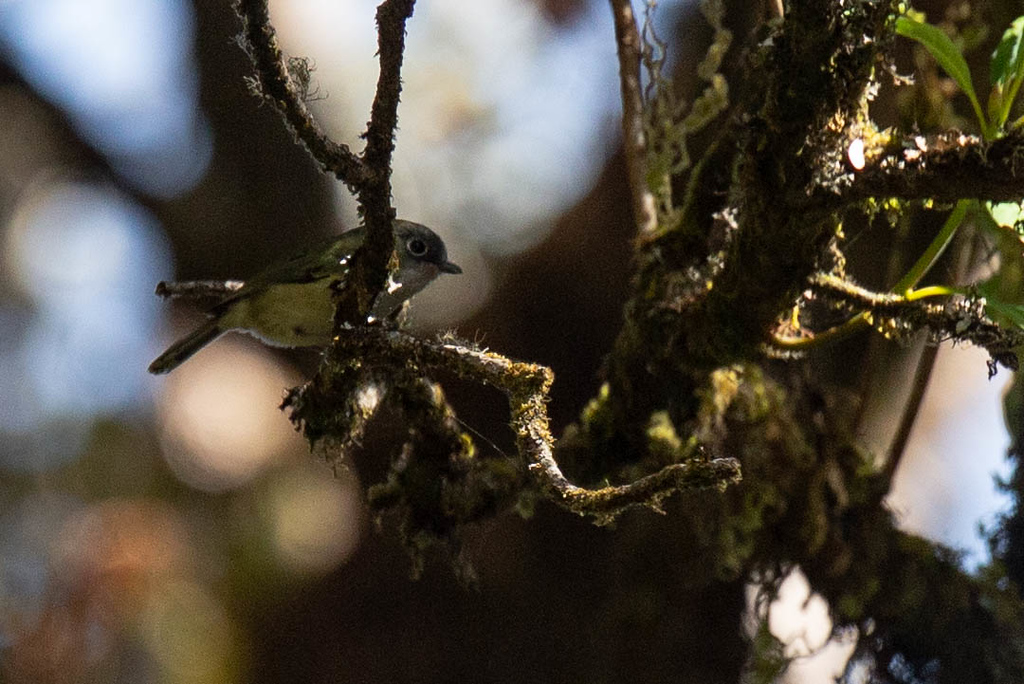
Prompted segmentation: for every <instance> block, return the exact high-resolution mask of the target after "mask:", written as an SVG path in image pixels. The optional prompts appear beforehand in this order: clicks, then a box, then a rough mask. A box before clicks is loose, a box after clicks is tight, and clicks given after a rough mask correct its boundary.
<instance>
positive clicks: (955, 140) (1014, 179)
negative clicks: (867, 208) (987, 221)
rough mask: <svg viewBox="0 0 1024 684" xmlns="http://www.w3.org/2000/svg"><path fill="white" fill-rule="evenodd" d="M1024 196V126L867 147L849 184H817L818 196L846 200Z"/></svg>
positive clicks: (826, 200)
mask: <svg viewBox="0 0 1024 684" xmlns="http://www.w3.org/2000/svg"><path fill="white" fill-rule="evenodd" d="M1021 196H1024V132H1021V131H1017V132H1014V133H1011V134H1010V135H1007V136H1005V137H1003V138H999V139H998V140H994V141H992V142H991V143H987V142H985V141H983V140H982V139H981V138H978V137H977V136H972V135H964V134H962V133H956V132H953V133H945V134H943V135H939V136H935V137H929V138H925V137H924V136H914V137H912V138H905V139H900V140H897V141H895V142H893V143H890V144H889V145H887V146H886V148H885V149H883V150H876V151H875V154H874V155H872V154H871V152H870V151H869V152H868V161H867V164H866V165H865V167H864V168H863V169H862V170H860V171H857V172H855V173H854V175H853V177H852V180H851V181H850V183H849V185H848V186H847V187H840V188H838V189H837V188H819V189H818V190H817V192H816V194H815V198H816V200H817V201H819V202H822V203H824V204H826V205H835V204H849V203H852V202H859V201H861V200H865V199H868V198H872V197H898V198H901V199H908V200H914V199H933V200H937V201H941V202H955V201H958V200H962V199H980V200H991V201H995V202H1002V201H1018V200H1019V199H1020V198H1021Z"/></svg>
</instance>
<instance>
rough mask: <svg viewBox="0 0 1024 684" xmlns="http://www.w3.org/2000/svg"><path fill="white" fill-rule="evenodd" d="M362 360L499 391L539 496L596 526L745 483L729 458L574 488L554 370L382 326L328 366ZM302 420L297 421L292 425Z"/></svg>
mask: <svg viewBox="0 0 1024 684" xmlns="http://www.w3.org/2000/svg"><path fill="white" fill-rule="evenodd" d="M352 358H356V359H362V360H363V361H362V363H365V364H369V365H375V366H376V365H384V366H392V367H394V368H396V369H400V370H401V371H403V372H404V371H405V369H407V368H416V369H418V370H420V371H425V370H430V369H444V370H447V371H449V372H454V373H456V374H458V375H459V376H461V377H463V378H468V379H472V380H475V381H477V382H482V383H485V384H488V385H491V386H492V387H495V388H496V389H498V390H500V391H501V392H502V393H504V394H505V396H506V397H507V398H508V401H509V405H510V406H511V409H512V420H511V423H512V429H513V430H514V431H515V434H516V443H517V446H518V448H519V452H520V456H521V457H522V458H523V460H524V461H525V462H526V463H527V464H528V468H529V470H530V472H531V473H532V474H533V476H534V477H535V478H536V479H537V482H538V484H539V485H540V487H541V489H542V490H543V491H544V492H545V493H546V494H547V495H548V496H549V497H550V498H551V499H553V500H554V501H555V502H556V503H558V504H560V505H561V506H563V507H564V508H566V509H568V510H571V511H573V512H575V513H578V514H580V515H591V516H594V518H595V519H596V522H598V523H599V524H603V523H607V522H611V521H612V520H614V519H615V517H616V516H618V515H619V514H621V513H622V512H624V511H625V510H627V509H629V508H632V507H634V506H649V507H652V508H654V509H656V510H660V504H661V502H662V501H663V500H664V499H665V498H666V497H668V496H670V495H671V494H673V493H674V492H676V491H680V490H683V489H693V488H702V487H724V486H727V485H729V484H734V483H736V482H738V481H739V479H740V467H739V463H738V461H736V459H732V458H718V459H708V460H701V459H694V460H692V461H687V462H685V463H675V464H671V465H668V466H665V467H664V468H662V469H661V470H659V471H658V472H656V473H653V474H651V475H647V476H646V477H642V478H640V479H638V480H636V481H634V482H631V483H629V484H626V485H621V486H617V487H602V488H600V489H587V488H585V487H579V486H577V485H574V484H572V483H571V482H570V481H569V480H568V478H566V477H565V475H564V474H563V473H562V471H561V468H560V467H559V466H558V463H557V461H556V460H555V457H554V443H555V440H554V437H552V435H551V432H550V428H549V420H548V413H547V402H548V392H549V390H550V388H551V384H552V383H553V382H554V373H552V372H551V369H550V368H547V367H546V366H541V365H539V364H534V363H525V362H521V361H513V360H511V359H508V358H506V357H504V356H501V355H499V354H495V353H493V352H489V351H485V350H479V349H474V348H470V347H465V346H462V345H460V344H456V343H454V342H453V341H451V340H443V339H442V340H440V341H438V342H431V341H427V340H422V339H419V338H416V337H413V336H411V335H407V334H404V333H401V332H398V331H396V330H385V329H382V328H380V327H377V326H359V327H346V328H344V329H342V331H341V334H340V335H339V336H338V337H337V339H336V340H335V345H334V347H333V348H332V350H331V357H330V359H329V360H331V359H336V360H338V361H339V362H340V363H342V364H344V363H345V361H344V359H352ZM295 419H299V420H304V417H303V416H301V415H300V416H293V420H295Z"/></svg>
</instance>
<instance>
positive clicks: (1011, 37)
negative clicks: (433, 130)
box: [989, 16, 1024, 128]
mask: <svg viewBox="0 0 1024 684" xmlns="http://www.w3.org/2000/svg"><path fill="white" fill-rule="evenodd" d="M989 78H990V79H991V81H992V92H993V93H998V103H996V102H995V101H994V100H993V99H992V98H990V106H989V110H990V111H989V116H990V120H991V121H992V123H993V124H994V125H995V126H996V127H999V128H1001V127H1002V126H1003V124H1004V123H1006V119H1007V118H1009V116H1010V108H1011V107H1012V106H1013V101H1014V99H1015V98H1016V97H1017V90H1018V89H1019V88H1020V84H1021V80H1022V79H1024V16H1021V17H1017V18H1016V19H1014V20H1013V23H1011V24H1010V27H1009V28H1008V29H1006V31H1004V32H1003V37H1002V39H1001V40H1000V41H999V45H997V46H996V49H995V51H994V52H993V53H992V61H991V62H990V63H989ZM994 104H995V105H996V106H997V107H998V109H997V113H995V115H993V112H992V111H991V110H992V108H993V105H994Z"/></svg>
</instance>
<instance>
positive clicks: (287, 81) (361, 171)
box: [235, 0, 370, 191]
mask: <svg viewBox="0 0 1024 684" xmlns="http://www.w3.org/2000/svg"><path fill="white" fill-rule="evenodd" d="M267 1H268V0H235V12H236V13H237V14H238V16H239V18H240V19H241V20H242V33H241V35H240V36H239V42H240V44H241V46H242V49H243V50H245V52H246V54H248V55H249V59H251V60H252V65H253V68H254V69H255V71H256V78H255V79H254V80H253V81H252V82H251V86H252V89H253V92H254V93H255V94H256V95H258V96H260V97H262V98H263V99H264V100H265V101H267V102H269V103H270V104H272V105H273V106H274V108H275V109H277V111H278V112H279V113H280V114H281V116H282V118H284V120H285V123H286V125H287V126H288V128H289V129H291V131H292V132H293V133H294V134H295V137H296V138H297V139H298V140H299V141H300V142H301V143H302V144H303V145H305V146H306V149H307V150H309V153H310V154H311V155H312V156H313V158H314V159H315V160H316V161H317V162H318V163H319V164H320V166H321V167H322V168H323V169H324V171H327V172H329V173H333V174H334V175H335V176H336V177H337V178H338V180H340V181H342V182H343V183H345V184H346V185H347V186H348V187H349V189H350V190H353V191H354V190H355V189H356V188H359V187H361V186H362V185H363V184H364V183H365V182H366V180H367V176H368V174H369V172H370V170H369V169H368V168H367V165H366V164H365V163H364V162H363V161H362V160H361V159H359V157H357V156H356V155H355V154H354V153H353V152H352V151H351V150H349V148H348V146H346V145H342V144H339V143H336V142H334V141H333V140H331V139H330V138H329V137H328V136H327V134H326V133H324V131H323V129H322V128H320V125H319V124H318V123H317V122H316V120H315V119H314V118H313V115H312V114H311V113H310V111H309V108H308V107H307V106H306V102H305V100H304V95H305V88H304V87H302V86H301V85H300V84H298V83H296V81H295V79H294V78H293V76H292V72H291V70H289V68H288V63H287V61H286V60H285V57H284V54H283V53H282V52H281V48H280V47H279V46H278V44H277V36H276V34H275V32H274V27H273V26H271V25H270V11H269V8H268V6H267Z"/></svg>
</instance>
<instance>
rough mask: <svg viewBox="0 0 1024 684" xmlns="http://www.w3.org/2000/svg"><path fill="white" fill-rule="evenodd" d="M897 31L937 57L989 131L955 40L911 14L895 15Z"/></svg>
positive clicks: (967, 69) (984, 127)
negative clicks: (912, 17)
mask: <svg viewBox="0 0 1024 684" xmlns="http://www.w3.org/2000/svg"><path fill="white" fill-rule="evenodd" d="M896 33H898V34H899V35H901V36H903V37H904V38H909V39H911V40H916V41H917V42H918V43H920V44H921V45H923V46H924V48H925V49H926V50H928V52H929V53H930V54H931V56H932V57H934V58H935V61H936V62H938V63H939V66H940V67H942V69H943V71H945V72H946V73H947V74H949V76H950V78H952V79H953V80H954V81H956V84H957V85H958V86H960V89H961V90H962V91H964V94H965V95H967V97H968V99H970V101H971V105H972V106H973V107H974V113H975V115H976V116H977V117H978V122H979V123H980V124H981V128H982V130H983V131H987V130H988V123H987V121H986V119H985V115H984V113H983V112H982V110H981V104H980V103H979V102H978V96H977V94H975V92H974V83H973V82H972V81H971V70H970V69H969V68H968V66H967V61H966V60H964V56H963V55H961V54H960V51H959V50H958V49H957V48H956V45H954V44H953V41H952V40H951V39H950V37H949V36H947V35H946V34H945V32H944V31H942V30H941V29H940V28H938V27H937V26H932V25H931V24H926V23H924V22H921V21H916V20H914V19H911V18H910V17H908V16H901V17H897V18H896ZM986 137H987V136H986Z"/></svg>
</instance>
